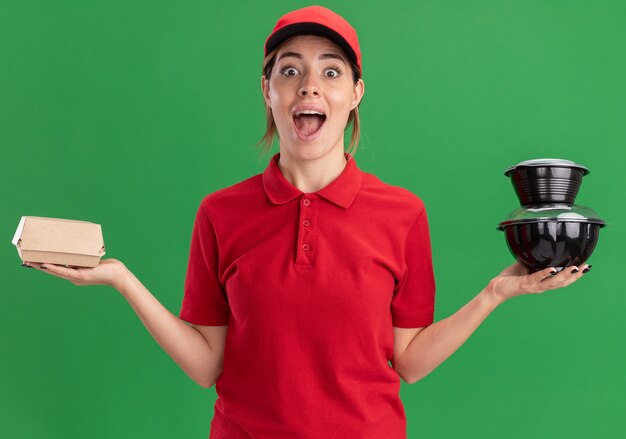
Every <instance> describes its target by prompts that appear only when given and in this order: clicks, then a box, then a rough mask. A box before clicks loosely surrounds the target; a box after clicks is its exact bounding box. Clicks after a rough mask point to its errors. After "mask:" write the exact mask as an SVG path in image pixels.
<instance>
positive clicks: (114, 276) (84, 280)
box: [24, 258, 128, 290]
mask: <svg viewBox="0 0 626 439" xmlns="http://www.w3.org/2000/svg"><path fill="white" fill-rule="evenodd" d="M24 264H25V265H30V266H31V267H34V268H37V269H39V270H41V271H44V272H46V273H48V274H52V275H54V276H57V277H61V278H63V279H67V280H68V281H70V282H71V283H73V284H74V285H108V286H111V287H113V288H116V289H118V290H119V288H120V286H121V285H122V283H123V282H124V279H125V278H126V275H127V274H128V269H127V268H126V266H125V265H124V264H123V263H122V261H118V260H117V259H113V258H108V259H101V260H100V263H99V264H98V265H97V266H95V267H76V268H71V267H65V266H63V265H55V264H49V263H43V264H42V263H39V262H26V261H24ZM42 265H43V267H45V268H42Z"/></svg>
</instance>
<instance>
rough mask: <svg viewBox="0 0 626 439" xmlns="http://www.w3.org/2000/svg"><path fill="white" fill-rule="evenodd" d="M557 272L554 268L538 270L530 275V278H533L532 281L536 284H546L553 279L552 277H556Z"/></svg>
mask: <svg viewBox="0 0 626 439" xmlns="http://www.w3.org/2000/svg"><path fill="white" fill-rule="evenodd" d="M557 275H558V272H557V271H556V268H554V267H548V268H544V269H543V270H539V271H538V272H536V273H533V274H531V277H534V279H533V280H536V281H538V282H548V281H551V280H552V279H554V276H557Z"/></svg>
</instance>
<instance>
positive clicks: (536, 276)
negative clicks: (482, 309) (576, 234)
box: [487, 261, 591, 303]
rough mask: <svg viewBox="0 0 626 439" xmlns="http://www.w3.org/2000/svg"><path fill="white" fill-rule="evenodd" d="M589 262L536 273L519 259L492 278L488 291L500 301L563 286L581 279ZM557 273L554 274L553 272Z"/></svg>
mask: <svg viewBox="0 0 626 439" xmlns="http://www.w3.org/2000/svg"><path fill="white" fill-rule="evenodd" d="M588 267H589V268H591V266H590V265H589V264H583V265H581V266H576V265H571V266H569V267H566V268H564V269H563V270H561V271H560V272H559V273H556V269H555V268H554V267H548V268H545V269H543V270H540V271H537V272H536V273H532V274H529V271H530V270H529V269H528V268H526V267H525V266H524V265H522V264H521V263H520V262H519V261H515V263H514V264H513V265H511V266H509V267H507V268H506V269H504V270H503V271H502V273H500V274H499V275H498V276H496V277H494V278H493V279H491V281H490V282H489V285H488V286H487V291H488V292H489V294H490V295H492V296H493V297H494V298H495V299H496V300H498V301H499V302H500V303H501V302H504V301H505V300H508V299H510V298H511V297H515V296H519V295H521V294H538V293H543V292H544V291H548V290H554V289H557V288H563V287H566V286H568V285H569V284H572V283H574V282H576V281H577V280H578V279H580V278H581V277H582V276H583V274H584V272H587V271H589V270H586V269H587V268H588ZM553 272H555V273H556V274H554V275H552V274H551V273H553Z"/></svg>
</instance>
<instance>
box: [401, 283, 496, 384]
mask: <svg viewBox="0 0 626 439" xmlns="http://www.w3.org/2000/svg"><path fill="white" fill-rule="evenodd" d="M500 303H501V302H500V301H499V300H497V299H495V298H494V297H493V296H491V295H490V293H489V290H488V288H485V289H483V290H482V291H481V292H480V293H479V294H478V295H476V296H475V297H474V298H473V299H472V300H470V301H469V302H468V303H467V304H465V305H464V306H463V307H462V308H461V309H459V310H458V311H457V312H456V313H454V314H452V315H451V316H450V317H447V318H445V319H443V320H440V321H438V322H435V323H433V324H432V325H430V326H428V327H426V328H424V329H423V330H422V331H421V332H419V333H418V334H417V335H416V336H415V337H414V338H413V340H411V342H410V343H409V345H408V347H407V348H406V351H405V352H404V354H403V355H402V363H401V365H399V366H400V368H401V371H402V373H400V375H401V376H403V377H406V379H405V380H406V381H407V382H409V383H414V382H416V381H419V380H420V379H422V378H424V377H425V376H426V375H428V374H429V373H430V372H432V371H433V370H434V369H436V368H437V366H439V365H440V364H441V363H443V362H444V361H445V360H446V358H448V357H449V356H450V355H452V354H453V353H454V352H455V351H456V350H457V349H458V348H459V347H460V346H461V345H462V344H463V343H465V341H466V340H467V339H468V338H469V336H470V335H471V334H472V333H473V332H474V331H475V330H476V328H478V326H480V324H481V323H482V322H483V321H484V320H485V318H487V316H488V315H489V314H490V313H491V312H492V311H493V310H494V309H495V308H496V307H497V306H498V305H499V304H500Z"/></svg>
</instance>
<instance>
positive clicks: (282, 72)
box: [280, 66, 297, 76]
mask: <svg viewBox="0 0 626 439" xmlns="http://www.w3.org/2000/svg"><path fill="white" fill-rule="evenodd" d="M289 71H294V72H297V70H296V69H295V68H293V67H291V66H286V67H283V68H282V69H281V70H280V73H281V74H283V75H285V76H294V75H295V73H294V75H290V74H288V73H287V72H289Z"/></svg>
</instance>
